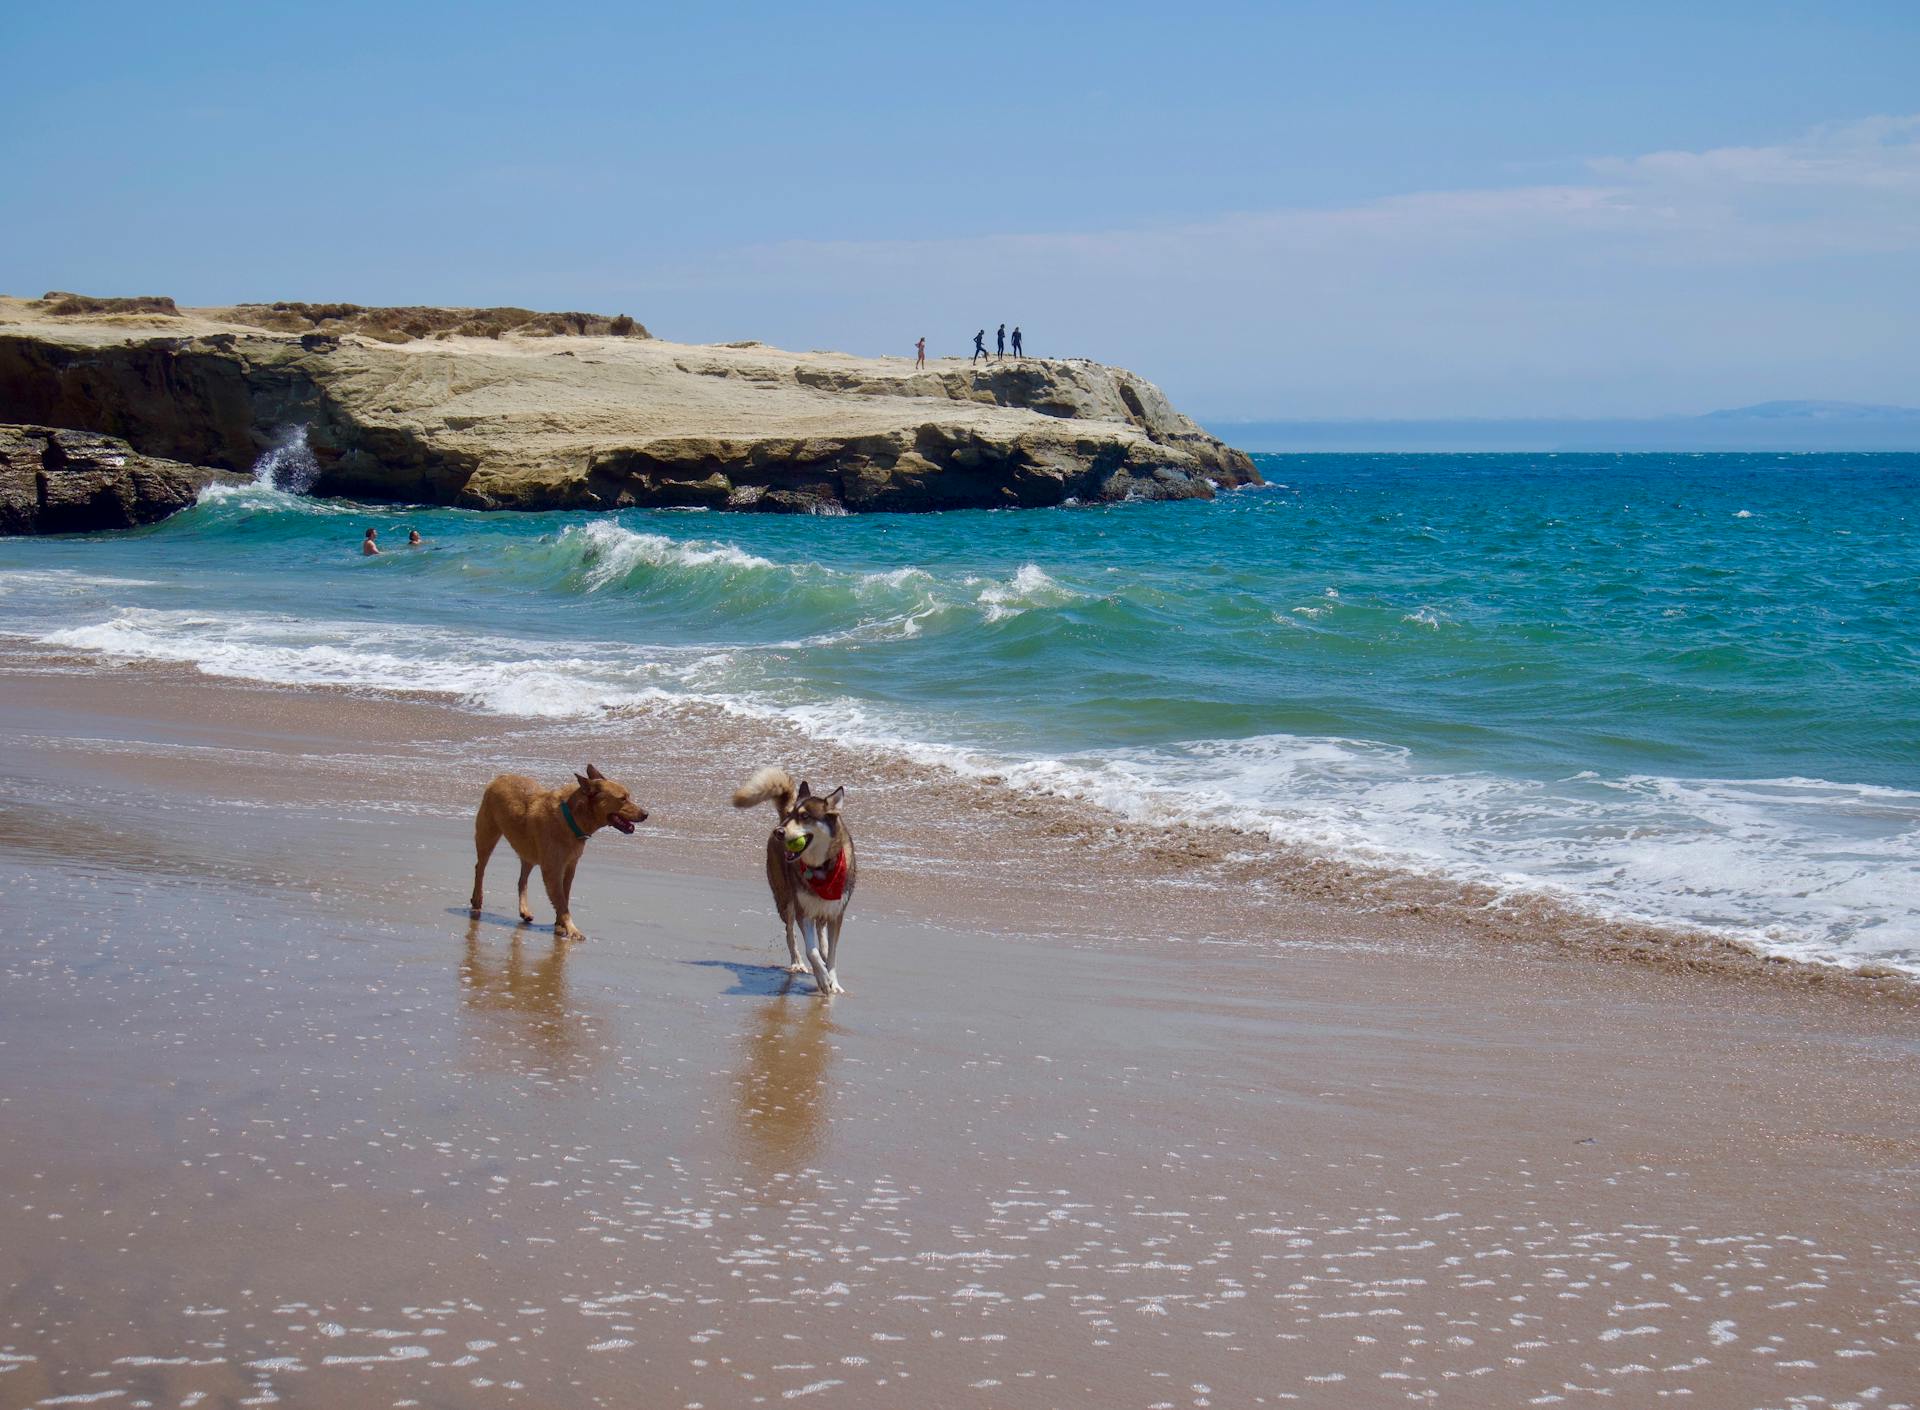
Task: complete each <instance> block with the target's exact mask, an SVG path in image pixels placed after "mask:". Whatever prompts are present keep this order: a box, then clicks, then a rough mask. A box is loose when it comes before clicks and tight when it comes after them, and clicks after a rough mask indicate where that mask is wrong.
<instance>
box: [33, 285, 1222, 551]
mask: <svg viewBox="0 0 1920 1410" xmlns="http://www.w3.org/2000/svg"><path fill="white" fill-rule="evenodd" d="M259 307H260V306H252V307H249V308H243V309H184V310H179V311H178V312H177V313H169V314H164V315H151V316H141V315H138V314H127V313H109V314H102V315H94V316H88V315H78V316H75V315H72V314H65V315H61V316H57V317H56V316H54V315H53V314H52V313H51V312H49V310H48V308H47V306H46V305H45V304H44V303H42V302H40V301H33V302H28V301H23V300H17V299H0V420H14V421H22V422H33V423H38V424H45V425H52V426H61V427H72V428H78V429H85V430H90V431H96V432H100V433H102V434H106V435H111V436H117V437H121V438H123V439H125V440H126V441H128V442H129V443H131V445H132V446H134V447H135V448H137V449H138V450H139V451H141V452H143V453H145V454H147V455H154V456H166V457H171V458H174V459H177V460H180V461H184V462H189V463H192V464H202V465H210V466H220V467H223V468H226V469H231V470H245V469H247V468H248V467H250V466H251V465H252V464H253V463H254V461H255V459H256V458H257V457H258V456H259V455H260V454H261V452H262V451H263V450H265V449H266V448H267V447H268V446H269V445H271V444H272V443H273V441H274V439H275V438H276V436H278V435H279V434H281V433H282V432H284V431H285V429H286V428H288V427H290V426H304V427H306V430H307V444H308V446H309V447H310V448H311V450H312V452H313V454H314V457H315V460H316V462H317V463H318V466H319V475H318V478H317V480H316V481H315V483H314V486H313V489H314V492H315V493H319V494H339V495H352V496H358V497H362V498H368V499H388V500H405V501H415V502H419V501H425V502H431V503H438V504H453V505H464V506H470V507H474V508H504V509H555V508H582V509H585V508H607V509H612V508H621V507H625V506H630V505H647V506H702V507H707V508H713V509H746V510H758V511H773V512H829V513H831V512H841V511H845V510H931V509H952V508H981V507H986V508H993V507H1002V506H1039V505H1050V504H1059V503H1062V502H1064V501H1067V500H1070V499H1079V500H1088V501H1091V500H1116V499H1126V498H1148V499H1181V498H1209V497H1211V496H1212V495H1213V494H1214V493H1215V491H1216V489H1218V488H1223V487H1232V486H1236V485H1243V484H1252V483H1258V482H1259V475H1258V473H1257V472H1256V471H1255V470H1254V468H1253V463H1252V461H1250V460H1249V459H1248V458H1247V457H1246V456H1245V455H1244V454H1242V453H1241V452H1239V451H1237V450H1234V449H1232V448H1231V447H1229V446H1226V445H1223V444H1222V443H1221V442H1220V441H1218V440H1216V439H1215V438H1214V437H1212V436H1210V435H1208V434H1207V433H1206V432H1205V431H1203V430H1202V429H1201V428H1200V427H1199V426H1197V425H1195V424H1194V423H1193V422H1192V421H1190V420H1188V419H1187V418H1186V417H1185V416H1182V415H1181V414H1180V413H1179V412H1177V411H1175V410H1174V409H1173V407H1172V406H1170V405H1169V404H1168V402H1167V399H1166V397H1165V396H1164V395H1162V394H1161V392H1160V390H1159V388H1157V387H1155V386H1154V385H1153V384H1152V383H1150V382H1148V381H1146V380H1144V379H1143V378H1140V377H1137V376H1135V375H1134V374H1132V373H1130V372H1126V371H1124V370H1122V369H1119V368H1112V367H1104V366H1100V365H1098V364H1095V363H1090V362H1083V361H1077V360H1076V361H1051V360H1041V359H1028V360H1026V361H1024V362H999V363H995V364H992V365H991V366H983V367H974V366H973V365H971V364H969V363H967V362H965V361H963V360H961V359H958V358H949V359H940V360H936V361H934V362H933V363H931V364H930V365H929V366H928V367H927V368H926V369H925V370H921V371H916V370H915V369H914V368H913V365H912V363H911V361H910V360H908V359H906V358H856V357H849V356H845V355H841V354H836V353H819V352H814V353H791V352H783V351H781V350H779V349H774V348H768V347H764V346H762V345H760V344H758V343H735V344H726V345H718V346H708V345H688V344H676V343H670V342H665V341H661V340H658V339H653V338H649V337H648V336H647V335H646V332H645V330H644V329H640V328H638V325H634V329H635V330H636V331H632V332H622V333H613V332H606V333H589V334H586V335H580V334H570V333H567V332H564V331H562V332H557V333H556V332H551V331H548V325H545V324H543V325H540V326H539V327H538V328H532V329H530V330H529V331H522V332H516V331H512V330H507V331H498V330H493V331H487V332H485V333H483V334H482V335H480V336H473V335H470V334H465V333H460V332H457V331H448V330H449V329H458V328H460V327H471V326H474V325H473V324H472V323H471V320H468V321H466V322H462V320H460V319H456V318H448V319H441V320H437V321H438V322H439V323H443V324H445V325H446V327H444V328H441V329H440V330H439V331H437V332H434V333H433V335H432V336H431V337H420V338H416V339H414V340H411V341H407V342H404V343H392V342H389V341H385V340H384V339H382V338H380V337H377V336H373V335H369V334H367V333H357V332H351V331H347V332H339V331H333V330H334V329H337V328H342V327H347V326H350V325H349V324H348V323H342V322H339V321H332V320H323V321H322V323H321V324H319V325H314V326H311V327H309V328H308V330H307V331H305V332H301V331H296V330H294V329H292V328H289V329H288V330H287V331H284V332H281V331H274V330H271V329H264V328H261V327H259V326H258V308H259ZM298 307H300V308H302V309H304V310H307V312H308V313H310V312H311V311H312V309H313V308H314V307H315V306H308V305H302V306H298ZM329 307H330V306H329ZM409 312H417V311H409ZM456 312H459V313H463V314H464V313H468V312H471V311H456ZM540 317H542V318H548V319H570V318H576V317H585V316H584V315H541V316H540ZM302 318H303V319H305V318H307V313H303V314H302ZM309 321H310V320H309ZM435 321H436V320H431V319H429V320H427V323H429V324H431V323H434V322H435ZM423 326H424V325H423ZM552 326H554V327H562V328H564V327H566V326H570V325H565V324H555V325H552ZM588 326H594V325H588ZM622 326H623V328H624V327H625V325H622ZM375 332H376V333H377V332H378V330H375Z"/></svg>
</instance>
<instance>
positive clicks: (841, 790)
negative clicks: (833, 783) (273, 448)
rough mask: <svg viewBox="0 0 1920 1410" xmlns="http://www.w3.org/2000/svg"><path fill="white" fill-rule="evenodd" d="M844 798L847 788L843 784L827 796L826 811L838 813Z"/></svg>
mask: <svg viewBox="0 0 1920 1410" xmlns="http://www.w3.org/2000/svg"><path fill="white" fill-rule="evenodd" d="M846 797H847V786H846V785H845V784H844V783H843V784H841V785H840V786H839V787H838V788H836V789H834V790H833V792H831V793H829V794H828V795H827V800H826V801H827V811H828V812H830V813H837V812H839V811H840V805H841V804H842V803H843V802H845V801H846Z"/></svg>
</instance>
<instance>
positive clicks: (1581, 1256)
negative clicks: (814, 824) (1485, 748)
mask: <svg viewBox="0 0 1920 1410" xmlns="http://www.w3.org/2000/svg"><path fill="white" fill-rule="evenodd" d="M58 667H59V663H57V662H48V661H45V660H40V661H35V662H28V663H18V662H17V663H15V665H14V667H13V668H11V669H10V670H9V671H8V672H7V673H5V674H4V675H0V748H3V749H4V750H5V756H6V759H7V763H6V766H5V768H4V770H3V771H0V877H3V878H4V884H5V886H6V894H7V896H8V898H9V902H10V913H9V924H8V926H7V930H6V934H5V938H4V940H3V941H0V1140H4V1149H5V1151H6V1152H7V1154H6V1157H5V1160H4V1162H0V1248H4V1250H5V1258H4V1263H3V1264H0V1405H5V1406H9V1407H11V1406H28V1405H38V1404H42V1403H64V1404H101V1405H108V1406H122V1405H125V1406H134V1405H143V1404H144V1405H154V1406H179V1405H187V1404H202V1405H237V1404H254V1403H262V1404H264V1403H279V1404H285V1405H294V1406H302V1405H310V1406H338V1405H348V1404H351V1405H420V1406H466V1405H490V1404H498V1405H503V1406H506V1405H526V1406H540V1407H548V1406H574V1405H581V1406H587V1405H607V1406H633V1405H644V1406H649V1407H651V1406H673V1407H699V1408H700V1410H722V1407H735V1406H750V1405H756V1404H763V1405H769V1406H778V1405H784V1404H786V1403H788V1402H789V1401H799V1402H801V1403H805V1404H812V1405H829V1406H831V1405H845V1406H863V1407H864V1406H875V1407H879V1406H895V1405H902V1404H935V1405H941V1406H950V1405H979V1406H983V1407H986V1406H992V1407H998V1406H1017V1407H1027V1406H1033V1407H1039V1406H1056V1405H1062V1406H1064V1405H1099V1406H1140V1407H1172V1406H1179V1407H1189V1406H1239V1405H1278V1404H1299V1405H1307V1406H1314V1407H1345V1406H1353V1407H1377V1406H1388V1405H1400V1404H1436V1405H1443V1406H1447V1405H1451V1406H1461V1407H1490V1406H1508V1405H1515V1406H1518V1405H1529V1404H1569V1405H1578V1404H1588V1403H1591V1404H1612V1405H1634V1406H1641V1405H1646V1406H1651V1405H1659V1404H1666V1403H1674V1404H1688V1405H1693V1406H1696V1407H1722V1406H1728V1407H1732V1406H1741V1407H1760V1406H1769V1407H1772V1406H1780V1407H1785V1406H1814V1405H1823V1406H1840V1405H1855V1406H1860V1407H1869V1406H1870V1407H1874V1410H1891V1407H1897V1406H1912V1405H1914V1404H1915V1403H1920V1394H1917V1393H1916V1389H1915V1388H1916V1386H1920V1261H1917V1258H1920V1229H1917V1228H1916V1211H1917V1210H1920V1202H1917V1201H1916V1185H1917V1184H1920V1129H1917V1127H1916V1122H1915V1119H1914V1116H1913V1104H1912V1100H1911V1096H1912V1093H1913V1091H1914V1090H1915V1079H1916V1076H1917V1075H1920V1041H1916V1038H1917V1037H1920V1034H1917V1032H1916V1028H1915V1024H1914V1008H1913V1006H1912V1005H1911V1004H1909V1003H1906V1002H1902V1001H1901V998H1900V997H1899V995H1898V994H1897V993H1894V992H1893V991H1891V990H1886V991H1884V992H1883V991H1876V989H1875V988H1874V987H1873V986H1858V985H1853V986H1848V985H1842V986H1832V985H1826V986H1821V985H1811V984H1807V983H1777V982H1769V976H1768V975H1765V974H1760V973H1757V972H1756V973H1753V974H1749V973H1748V972H1746V971H1744V970H1741V969H1739V968H1737V967H1736V968H1734V969H1732V970H1731V971H1722V970H1718V969H1713V968H1711V967H1708V968H1707V969H1705V970H1702V971H1695V970H1693V969H1689V968H1686V967H1683V966H1656V965H1643V964H1610V963H1601V962H1596V961H1593V960H1590V959H1583V958H1575V957H1572V956H1570V955H1568V954H1566V953H1562V952H1559V951H1557V950H1555V949H1554V948H1553V947H1551V946H1550V945H1547V944H1541V945H1526V944H1515V943H1509V938H1508V937H1504V936H1502V935H1499V934H1493V933H1485V934H1465V933H1462V932H1461V931H1458V930H1456V929H1455V928H1454V927H1453V925H1452V923H1451V922H1450V921H1449V920H1448V918H1447V915H1446V914H1445V913H1442V914H1439V915H1435V914H1431V913H1427V912H1416V913H1409V912H1407V911H1406V909H1405V908H1404V907H1396V908H1394V909H1392V910H1382V909H1378V908H1372V909H1361V908H1357V907H1356V906H1355V905H1354V904H1353V903H1352V900H1351V898H1350V897H1349V898H1347V899H1345V900H1343V899H1341V897H1340V896H1338V895H1337V894H1331V893H1328V892H1325V891H1323V890H1320V889H1315V888H1303V889H1291V890H1290V889H1288V888H1285V887H1282V888H1278V889H1270V890H1266V891H1262V892H1260V893H1259V894H1258V895H1257V896H1253V897H1251V898H1250V897H1249V896H1248V895H1241V894H1234V893H1232V892H1228V891H1224V890H1221V889H1219V887H1218V885H1217V883H1214V882H1211V881H1210V882H1208V883H1207V884H1206V885H1204V886H1186V887H1182V886H1180V885H1178V884H1174V883H1177V882H1178V880H1179V877H1180V875H1181V872H1180V869H1179V867H1178V865H1177V859H1175V860H1167V859H1162V863H1161V864H1155V865H1153V866H1148V867H1144V868H1143V867H1138V866H1135V865H1134V864H1133V863H1132V862H1131V861H1130V860H1129V858H1128V857H1127V856H1126V855H1124V854H1122V853H1121V852H1120V847H1119V846H1117V845H1115V840H1114V839H1108V844H1109V845H1107V846H1106V847H1102V846H1099V845H1096V844H1097V843H1098V841H1099V839H1089V838H1087V837H1086V836H1085V835H1084V833H1075V832H1074V831H1073V829H1072V828H1071V827H1069V826H1067V825H1066V824H1065V823H1063V822H1062V821H1061V820H1060V819H1059V818H1057V817H1050V816H1048V815H1047V814H1046V813H1045V811H1044V808H1043V807H1042V805H1039V804H1036V805H1034V806H1035V807H1036V808H1040V809H1041V811H1040V812H1039V814H1037V815H1034V816H1024V815H1020V816H1012V817H1009V818H1006V819H997V818H996V819H983V818H981V817H978V816H971V815H969V814H968V813H967V812H966V811H965V810H966V809H967V808H968V807H969V806H970V804H969V800H970V799H971V798H972V795H968V794H966V793H964V792H962V791H956V790H954V789H948V788H945V787H944V786H943V785H939V784H937V783H934V782H929V781H927V780H925V779H921V780H917V781H916V780H914V779H910V778H907V777H904V776H901V777H889V778H881V779H878V780H875V781H872V782H869V781H867V780H863V779H859V778H854V779H850V780H846V781H849V782H852V783H853V785H854V790H855V792H854V803H853V806H854V813H853V818H854V821H855V824H856V826H857V827H858V828H859V829H860V837H861V842H862V846H863V849H864V853H865V863H866V867H867V872H866V874H865V876H864V877H863V879H862V882H861V888H860V894H859V899H858V902H857V904H856V907H855V916H854V919H853V921H852V923H851V924H850V926H849V928H848V932H847V940H846V947H845V954H846V958H845V960H844V962H843V978H844V979H845V981H846V982H847V984H848V986H849V988H850V989H851V990H852V993H851V995H850V996H848V997H846V998H844V999H839V1000H835V1001H833V1002H831V1003H827V1002H823V1001H821V1000H819V999H817V998H815V997H814V996H813V995H812V994H811V993H810V985H809V984H808V983H807V982H806V981H804V980H789V978H788V977H787V976H785V975H784V974H782V973H780V972H779V971H778V970H777V969H776V968H775V967H774V966H775V965H776V963H777V962H778V960H780V959H783V958H784V954H783V951H782V947H781V944H780V941H779V937H778V927H777V925H776V923H775V922H774V920H773V918H772V916H771V912H770V908H769V906H768V903H767V900H766V897H765V894H764V883H763V882H762V881H761V880H760V878H759V874H758V873H759V854H758V846H757V843H758V837H759V835H760V833H761V830H762V829H764V827H765V826H766V825H767V822H768V821H769V820H770V815H769V817H766V818H763V817H760V816H757V815H755V816H748V815H741V814H736V813H734V812H733V811H732V810H731V809H728V808H726V807H725V805H724V798H723V791H724V789H723V785H724V783H725V782H727V781H730V780H731V778H732V777H733V776H734V775H735V774H737V773H739V772H743V771H744V770H743V765H745V764H748V763H757V762H761V761H762V760H761V759H760V758H758V757H757V755H755V753H754V751H755V750H756V749H757V748H759V747H760V746H762V745H764V744H766V743H768V740H767V739H766V738H764V737H760V736H756V735H754V734H753V733H752V731H751V728H750V727H749V726H746V725H741V724H737V722H736V724H735V725H734V726H733V729H734V732H733V733H731V734H728V733H725V732H723V731H722V732H718V733H716V722H714V721H698V722H694V723H696V724H698V726H699V729H698V730H693V729H689V730H688V731H686V732H684V733H679V734H676V733H674V732H673V731H672V730H671V728H670V727H669V726H670V724H671V722H670V721H663V720H660V719H652V720H628V721H614V722H609V723H608V724H607V725H604V726H600V727H595V728H585V727H582V728H580V729H577V730H573V731H571V732H569V731H566V730H561V731H555V730H552V729H542V730H527V731H514V730H511V729H503V728H502V727H501V726H500V724H499V722H497V721H487V720H483V719H480V718H478V717H474V716H470V715H466V714H463V713H461V712H459V711H456V710H452V709H444V708H441V707H439V706H436V705H432V704H428V703H402V702H393V701H377V700H366V699H361V698H357V697H351V696H340V695H335V696H329V695H324V694H316V693H294V692H285V691H273V690H262V689H254V688H246V687H239V686H228V685H222V684H218V683H209V682H206V681H201V680H196V679H193V678H191V677H186V676H183V675H178V674H175V675H166V674H161V673H150V672H127V673H121V674H118V675H105V674H101V673H98V672H97V671H94V672H88V671H73V672H70V673H68V672H63V671H61V670H60V669H58ZM696 740H710V741H717V742H715V743H712V744H709V745H708V746H707V748H706V750H705V751H703V750H702V749H701V748H699V747H698V746H697V745H696V744H695V742H694V741H696ZM587 751H592V753H593V755H594V757H596V758H597V759H598V761H599V762H600V763H601V764H602V765H603V767H607V768H608V770H609V772H612V773H615V774H616V775H617V776H621V777H624V778H627V779H629V781H637V782H638V783H639V791H640V793H641V796H642V798H643V799H644V801H646V802H647V804H648V805H649V807H651V808H653V810H654V820H655V823H654V824H653V825H649V826H648V827H646V828H643V829H642V832H641V834H640V835H639V836H638V837H636V838H633V839H626V838H620V837H616V836H610V835H609V836H604V837H599V838H596V839H595V840H594V842H593V843H592V844H591V846H590V847H589V850H588V855H587V858H586V860H585V862H584V863H583V864H582V868H581V873H580V880H579V883H578V889H577V894H576V901H577V914H578V916H579V918H580V920H581V923H582V924H583V925H584V926H585V927H586V929H587V930H588V932H589V934H590V935H591V936H592V937H593V938H592V939H591V940H590V941H589V942H588V943H586V944H584V945H582V946H578V947H574V948H572V949H567V950H559V951H556V950H555V949H554V947H553V944H552V941H551V939H550V936H549V933H548V932H547V931H546V930H545V929H539V928H534V929H520V928H517V927H515V926H513V925H512V924H510V920H511V905H510V902H511V894H510V893H511V882H512V872H511V868H510V866H509V865H508V864H507V863H506V862H504V861H499V860H497V859H496V865H495V870H494V874H493V876H492V878H491V893H490V901H489V909H488V912H487V914H486V915H485V916H483V917H482V918H481V920H480V921H479V922H478V923H475V922H472V921H470V920H469V918H468V917H467V915H466V912H465V910H464V907H463V904H462V902H463V900H464V897H465V894H466V887H467V881H468V876H469V872H470V868H471V851H470V840H469V836H468V827H467V821H466V817H465V813H466V808H467V806H468V805H467V802H466V799H467V798H469V797H470V796H472V795H476V794H477V792H478V789H479V787H480V786H481V784H483V783H484V781H485V779H486V777H488V776H489V775H490V773H491V772H492V771H493V769H494V768H495V767H496V766H498V767H508V766H511V767H527V768H532V769H534V770H536V771H537V772H539V773H541V774H543V775H545V776H549V777H552V778H553V779H554V780H555V781H558V779H559V778H560V777H562V776H563V774H564V771H565V769H566V768H568V767H570V766H572V765H573V764H574V763H575V762H576V760H574V759H573V758H571V757H564V756H569V755H571V754H574V753H585V752H587ZM577 762H584V759H582V760H579V761H577ZM790 762H794V763H811V762H814V761H801V760H792V761H790ZM827 762H828V764H829V767H846V766H848V765H850V764H851V763H852V762H854V761H847V760H842V759H838V758H835V759H831V760H828V761H827ZM834 781H836V782H837V781H842V780H841V779H840V778H837V777H836V778H835V779H834ZM1023 806H1024V805H1023ZM984 822H993V823H995V824H996V826H995V827H994V828H993V829H991V830H984V829H983V828H982V826H981V824H982V823H984ZM1049 847H1051V848H1052V851H1051V852H1049V851H1048V848H1049ZM1203 860H1204V859H1203ZM1206 865H1212V863H1206ZM1195 874H1197V875H1206V876H1212V875H1214V873H1211V872H1207V871H1206V870H1205V865H1202V866H1200V868H1199V871H1197V872H1196V873H1195ZM1128 877H1132V879H1133V882H1134V883H1136V884H1133V885H1131V886H1130V885H1129V884H1128V883H1127V878H1128ZM1367 904H1368V905H1369V906H1372V902H1371V901H1369V902H1368V903H1367ZM270 1397H277V1400H275V1399H270Z"/></svg>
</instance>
